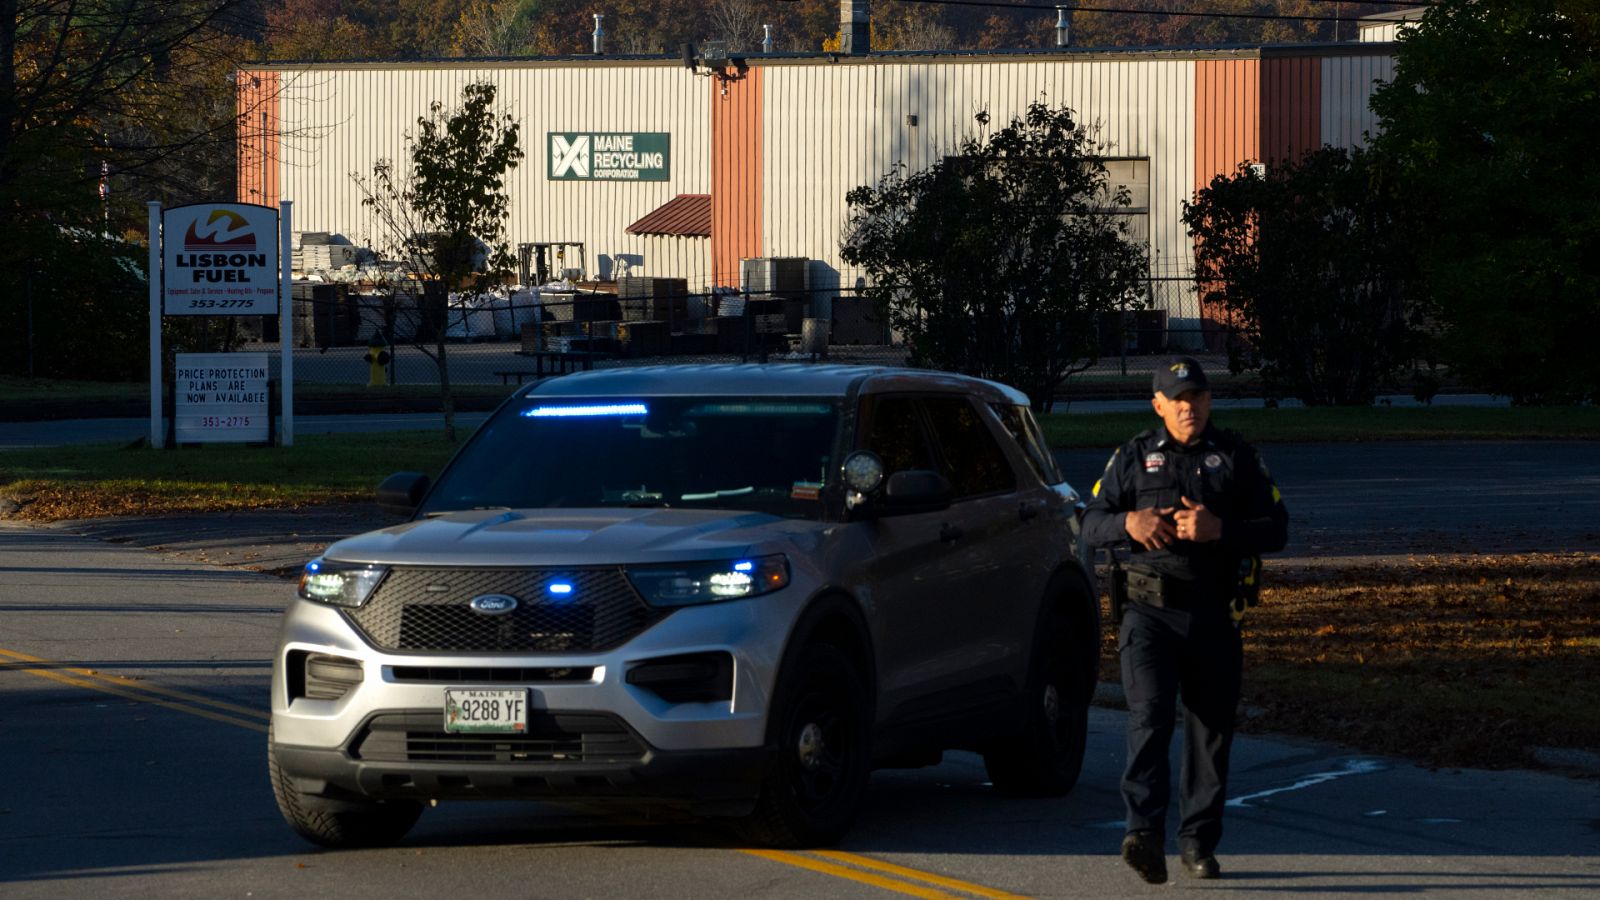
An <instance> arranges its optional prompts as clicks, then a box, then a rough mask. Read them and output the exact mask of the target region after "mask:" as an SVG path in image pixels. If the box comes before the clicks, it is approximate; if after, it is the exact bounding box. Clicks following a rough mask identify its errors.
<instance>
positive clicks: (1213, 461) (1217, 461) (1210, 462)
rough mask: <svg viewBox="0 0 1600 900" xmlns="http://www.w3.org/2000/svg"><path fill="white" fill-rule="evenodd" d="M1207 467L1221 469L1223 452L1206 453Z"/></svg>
mask: <svg viewBox="0 0 1600 900" xmlns="http://www.w3.org/2000/svg"><path fill="white" fill-rule="evenodd" d="M1206 468H1208V469H1220V468H1222V454H1220V453H1207V454H1206Z"/></svg>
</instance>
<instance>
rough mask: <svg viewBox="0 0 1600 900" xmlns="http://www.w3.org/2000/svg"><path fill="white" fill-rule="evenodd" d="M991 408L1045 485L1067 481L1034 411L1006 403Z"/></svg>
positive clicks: (996, 404) (993, 405)
mask: <svg viewBox="0 0 1600 900" xmlns="http://www.w3.org/2000/svg"><path fill="white" fill-rule="evenodd" d="M989 408H990V409H992V410H994V414H995V415H996V416H999V417H1000V422H1001V424H1003V425H1005V426H1006V431H1008V432H1010V433H1011V437H1012V438H1014V439H1016V442H1017V444H1018V445H1019V446H1021V447H1022V455H1023V456H1026V457H1027V458H1028V465H1029V466H1031V467H1032V468H1033V471H1034V472H1035V473H1036V474H1038V476H1039V480H1040V481H1043V482H1044V483H1045V484H1060V483H1061V482H1063V481H1066V479H1065V478H1063V477H1062V475H1061V470H1060V469H1059V468H1058V467H1057V466H1056V459H1055V457H1054V456H1053V455H1051V453H1050V446H1049V445H1048V444H1046V443H1045V441H1044V432H1043V431H1041V430H1040V428H1039V420H1038V419H1035V418H1034V417H1033V410H1031V409H1029V408H1027V407H1026V406H1011V405H1010V404H1006V403H995V404H991V405H990V407H989Z"/></svg>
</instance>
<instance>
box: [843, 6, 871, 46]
mask: <svg viewBox="0 0 1600 900" xmlns="http://www.w3.org/2000/svg"><path fill="white" fill-rule="evenodd" d="M870 22H871V17H870V15H869V14H868V12H867V0H839V52H840V53H871V52H872V30H871V25H870V24H869V23H870Z"/></svg>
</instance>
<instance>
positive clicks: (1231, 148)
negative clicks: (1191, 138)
mask: <svg viewBox="0 0 1600 900" xmlns="http://www.w3.org/2000/svg"><path fill="white" fill-rule="evenodd" d="M1194 82H1195V89H1194V119H1195V145H1194V146H1195V149H1194V182H1193V184H1192V185H1191V186H1190V190H1191V191H1194V190H1199V189H1200V188H1203V187H1205V186H1206V185H1208V184H1210V183H1211V179H1213V178H1215V177H1216V176H1218V175H1228V174H1231V173H1232V172H1233V171H1234V169H1236V168H1238V166H1239V163H1241V162H1245V161H1253V160H1259V159H1260V158H1261V120H1260V118H1258V115H1257V111H1258V110H1259V109H1260V108H1261V61H1260V60H1258V59H1203V60H1199V61H1197V62H1196V63H1195V74H1194Z"/></svg>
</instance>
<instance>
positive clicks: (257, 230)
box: [161, 203, 279, 316]
mask: <svg viewBox="0 0 1600 900" xmlns="http://www.w3.org/2000/svg"><path fill="white" fill-rule="evenodd" d="M161 233H162V240H161V263H162V270H163V275H164V278H165V287H164V288H163V292H162V303H163V309H164V311H165V313H166V314H167V315H169V316H275V315H277V314H278V278H279V272H278V268H279V256H278V251H279V247H278V211H277V210H275V209H272V208H271V207H267V206H256V205H255V204H253V203H197V204H194V205H191V206H177V207H173V208H172V209H168V210H164V211H163V212H162V214H161Z"/></svg>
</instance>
